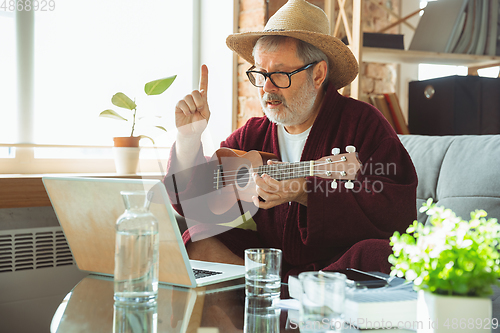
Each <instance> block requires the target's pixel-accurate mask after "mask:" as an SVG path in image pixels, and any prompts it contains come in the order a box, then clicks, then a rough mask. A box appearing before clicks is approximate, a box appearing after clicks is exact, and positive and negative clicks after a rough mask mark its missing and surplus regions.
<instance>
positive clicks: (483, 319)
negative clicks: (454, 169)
mask: <svg viewBox="0 0 500 333" xmlns="http://www.w3.org/2000/svg"><path fill="white" fill-rule="evenodd" d="M420 211H421V212H426V214H427V215H429V216H430V223H428V224H427V225H423V224H421V223H418V222H417V221H414V222H413V224H412V225H410V226H409V227H408V229H407V230H406V233H404V234H400V233H398V232H395V233H394V235H393V236H392V237H391V245H392V247H393V254H391V255H390V256H389V262H390V263H391V264H392V265H393V266H392V271H391V275H393V276H394V275H396V276H398V277H404V278H405V279H406V280H408V281H413V285H414V288H415V289H416V290H418V292H419V294H418V301H417V321H418V324H419V328H420V330H419V331H425V332H441V331H449V332H454V331H461V332H463V331H468V332H478V331H483V330H486V331H490V330H491V327H494V324H495V323H494V320H495V319H492V318H491V314H492V304H491V300H490V298H489V297H487V296H488V295H491V294H492V293H493V290H492V285H500V284H499V281H498V279H499V278H500V253H499V251H500V245H499V244H500V225H499V224H498V223H497V220H496V219H494V218H490V219H486V216H487V214H486V212H485V211H484V210H476V211H474V212H472V213H471V219H470V221H465V220H462V219H461V218H459V217H457V216H456V215H455V213H453V211H451V210H450V209H445V208H444V207H438V206H436V204H435V203H433V202H432V199H429V200H428V201H427V202H426V203H424V204H423V206H422V207H421V209H420ZM496 325H498V322H497V323H496Z"/></svg>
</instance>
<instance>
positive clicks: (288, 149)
mask: <svg viewBox="0 0 500 333" xmlns="http://www.w3.org/2000/svg"><path fill="white" fill-rule="evenodd" d="M311 127H312V126H311ZM311 127H309V128H308V129H307V130H306V131H304V132H302V133H299V134H290V133H288V132H287V131H286V130H285V127H284V126H283V125H278V141H279V146H280V153H281V160H282V161H283V162H299V161H300V157H301V156H302V150H304V146H305V144H306V140H307V137H308V136H309V132H311Z"/></svg>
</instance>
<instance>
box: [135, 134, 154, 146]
mask: <svg viewBox="0 0 500 333" xmlns="http://www.w3.org/2000/svg"><path fill="white" fill-rule="evenodd" d="M139 137H140V138H141V139H149V140H151V142H152V143H153V144H155V140H153V139H152V138H150V137H149V136H146V135H139Z"/></svg>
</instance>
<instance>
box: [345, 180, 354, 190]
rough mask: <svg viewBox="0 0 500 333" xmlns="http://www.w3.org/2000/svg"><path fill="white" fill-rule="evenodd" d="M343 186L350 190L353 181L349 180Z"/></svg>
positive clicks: (352, 186)
mask: <svg viewBox="0 0 500 333" xmlns="http://www.w3.org/2000/svg"><path fill="white" fill-rule="evenodd" d="M344 186H345V188H346V189H348V190H352V189H353V188H354V183H353V182H351V181H350V180H349V181H348V182H347V183H345V185H344Z"/></svg>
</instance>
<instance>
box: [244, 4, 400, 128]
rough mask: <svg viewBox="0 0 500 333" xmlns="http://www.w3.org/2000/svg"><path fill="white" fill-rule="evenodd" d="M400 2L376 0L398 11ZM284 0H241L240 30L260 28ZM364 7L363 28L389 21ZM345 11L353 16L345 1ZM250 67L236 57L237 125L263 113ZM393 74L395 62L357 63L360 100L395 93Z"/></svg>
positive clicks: (369, 6)
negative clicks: (370, 96) (249, 70)
mask: <svg viewBox="0 0 500 333" xmlns="http://www.w3.org/2000/svg"><path fill="white" fill-rule="evenodd" d="M400 1H401V0H378V2H379V3H381V4H382V3H384V4H385V5H386V6H388V7H389V8H391V9H392V10H393V11H394V12H396V13H397V12H398V11H399V5H400ZM309 2H311V3H313V4H315V5H316V6H318V7H321V8H323V9H324V0H309ZM285 3H286V0H267V1H266V0H240V15H239V32H246V31H261V30H263V29H264V26H265V23H266V22H267V19H268V18H269V17H270V16H272V15H273V14H274V13H275V12H276V11H277V10H278V9H279V8H280V7H281V6H283V5H284V4H285ZM363 6H364V7H363V16H364V17H363V20H362V21H363V31H366V32H373V31H377V30H378V29H380V28H381V27H384V26H385V25H386V24H387V23H388V22H390V17H389V14H388V13H387V12H386V11H385V10H383V9H381V8H379V7H378V6H376V5H374V4H373V3H371V2H370V1H369V0H364V3H363ZM346 11H347V13H348V15H350V16H351V17H352V1H349V0H348V1H347V4H346ZM397 32H398V28H397V27H395V28H393V29H392V30H390V31H387V33H397ZM250 66H251V65H250V64H248V63H247V62H246V61H245V60H243V59H241V58H239V59H238V118H237V126H238V127H240V126H241V125H243V124H244V123H245V122H246V121H247V119H249V118H251V117H254V116H262V115H263V113H262V110H261V106H260V102H259V100H258V96H257V89H256V88H255V87H253V86H252V85H251V83H250V82H248V79H247V77H246V74H245V71H246V70H247V69H248V68H249V67H250ZM396 73H397V65H393V64H375V63H364V62H363V63H362V64H361V66H360V74H361V77H362V80H361V87H362V88H361V89H362V94H361V97H360V99H363V100H366V99H367V98H366V96H367V95H368V94H373V93H385V92H394V91H395V87H396Z"/></svg>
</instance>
